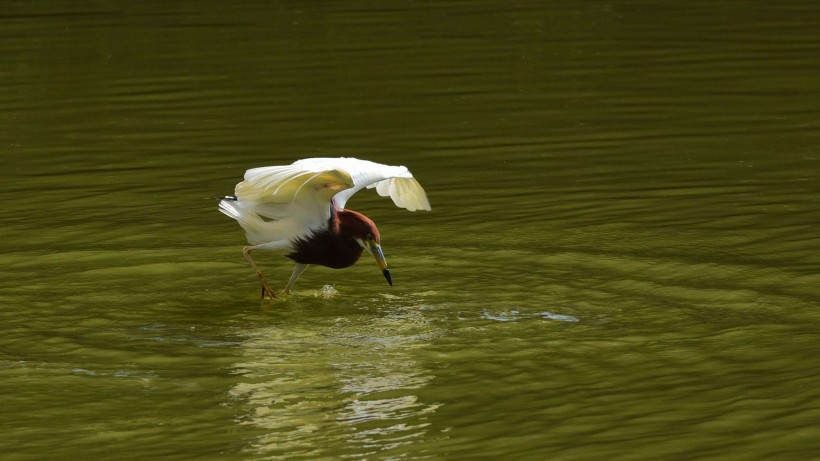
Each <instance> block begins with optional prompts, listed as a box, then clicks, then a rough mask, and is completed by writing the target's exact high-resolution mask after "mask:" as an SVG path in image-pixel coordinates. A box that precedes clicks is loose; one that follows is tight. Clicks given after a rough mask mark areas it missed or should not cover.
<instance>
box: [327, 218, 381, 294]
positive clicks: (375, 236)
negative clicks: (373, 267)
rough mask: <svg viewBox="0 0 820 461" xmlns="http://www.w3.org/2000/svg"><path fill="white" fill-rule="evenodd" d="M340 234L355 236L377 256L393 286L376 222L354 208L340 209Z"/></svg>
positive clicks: (359, 242) (363, 246)
mask: <svg viewBox="0 0 820 461" xmlns="http://www.w3.org/2000/svg"><path fill="white" fill-rule="evenodd" d="M338 217H339V220H338V223H339V235H340V236H342V237H346V236H349V237H353V239H355V240H356V242H357V243H358V244H359V245H361V246H362V248H364V249H365V250H367V252H368V253H370V254H371V255H373V257H374V258H376V262H377V263H378V264H379V268H380V269H381V270H382V274H384V278H385V279H387V283H389V284H390V286H393V279H392V278H391V277H390V269H389V268H388V267H387V261H386V260H385V259H384V253H382V247H381V237H380V236H379V229H378V228H376V223H374V222H373V220H371V219H370V218H368V217H367V216H365V215H363V214H361V213H359V212H357V211H353V210H344V211H340V212H339V214H338Z"/></svg>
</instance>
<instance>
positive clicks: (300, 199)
mask: <svg viewBox="0 0 820 461" xmlns="http://www.w3.org/2000/svg"><path fill="white" fill-rule="evenodd" d="M365 187H366V188H368V189H373V188H375V189H376V192H378V194H379V195H381V196H382V197H387V196H389V197H390V198H391V199H393V203H395V204H396V206H398V207H400V208H405V209H407V210H409V211H418V210H426V211H429V210H430V209H431V208H430V201H429V200H428V198H427V194H426V193H425V191H424V189H423V188H422V187H421V184H419V182H418V181H417V180H416V178H414V177H413V174H412V173H411V172H410V170H408V169H407V167H405V166H392V165H384V164H381V163H376V162H371V161H368V160H359V159H356V158H350V157H340V158H307V159H302V160H297V161H295V162H293V163H292V164H290V165H276V166H266V167H259V168H251V169H249V170H247V171H246V172H245V175H244V178H243V181H242V182H240V183H239V184H237V185H236V188H235V190H234V194H233V195H227V196H224V197H222V198H221V199H220V201H219V211H221V212H222V213H224V214H225V215H227V216H228V217H230V218H232V219H234V220H236V221H237V222H238V223H239V225H240V226H241V227H242V229H244V231H245V236H246V238H247V241H248V243H249V244H250V245H249V246H245V247H244V248H243V250H242V254H243V255H244V257H245V259H246V260H247V261H248V263H250V266H251V268H252V269H253V270H254V272H255V273H256V277H257V278H258V279H259V282H260V283H261V284H262V299H263V300H264V299H265V295H267V296H269V297H270V298H271V299H273V298H276V297H277V295H276V292H275V291H274V290H273V289H272V288H271V287H270V285H269V284H268V283H267V281H266V280H265V277H264V276H263V275H262V271H261V270H260V269H259V266H258V265H257V264H256V262H255V261H254V259H253V257H252V255H251V253H252V252H255V251H257V250H270V251H278V252H283V253H284V254H285V256H287V257H288V258H290V259H291V260H293V261H294V262H295V263H296V266H295V267H294V269H293V273H292V274H291V276H290V279H289V280H288V283H287V286H286V287H285V291H284V292H285V293H286V294H287V293H290V292H291V289H292V288H293V285H294V284H295V283H296V280H297V279H298V278H299V276H300V275H302V273H303V272H304V271H305V270H306V269H307V268H308V266H310V265H311V264H314V265H320V266H326V267H331V268H334V269H341V268H345V267H349V266H351V265H353V264H354V263H355V262H356V261H358V260H359V258H360V257H361V255H362V252H363V251H367V252H368V253H369V254H371V255H372V256H373V257H374V258H375V259H376V262H377V263H378V265H379V268H380V269H381V271H382V274H383V275H384V278H385V279H386V280H387V283H388V284H389V285H390V286H393V279H392V277H391V275H390V268H389V267H388V265H387V261H386V260H385V257H384V253H383V251H382V248H381V236H380V234H379V230H378V228H377V227H376V223H374V222H373V220H371V219H370V218H368V217H367V216H365V215H363V214H362V213H359V212H357V211H353V210H350V209H346V208H345V206H346V205H347V201H348V200H349V199H350V198H351V197H352V196H353V195H354V194H355V193H356V192H358V191H360V190H362V189H363V188H365Z"/></svg>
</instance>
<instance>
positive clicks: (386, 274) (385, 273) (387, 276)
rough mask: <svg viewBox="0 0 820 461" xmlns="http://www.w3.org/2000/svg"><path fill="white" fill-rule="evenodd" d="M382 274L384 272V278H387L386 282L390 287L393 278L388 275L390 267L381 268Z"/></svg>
mask: <svg viewBox="0 0 820 461" xmlns="http://www.w3.org/2000/svg"><path fill="white" fill-rule="evenodd" d="M382 274H384V278H386V279H387V283H388V284H389V285H390V286H391V287H392V286H393V279H392V278H391V277H390V269H385V270H383V271H382Z"/></svg>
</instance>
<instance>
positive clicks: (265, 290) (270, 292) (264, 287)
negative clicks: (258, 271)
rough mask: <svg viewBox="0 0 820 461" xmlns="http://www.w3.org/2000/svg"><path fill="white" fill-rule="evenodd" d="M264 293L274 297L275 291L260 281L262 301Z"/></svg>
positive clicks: (271, 297)
mask: <svg viewBox="0 0 820 461" xmlns="http://www.w3.org/2000/svg"><path fill="white" fill-rule="evenodd" d="M265 295H268V296H270V299H276V297H277V296H276V292H275V291H273V290H272V289H271V287H269V286H268V284H267V283H264V282H263V283H262V300H263V301H264V299H265Z"/></svg>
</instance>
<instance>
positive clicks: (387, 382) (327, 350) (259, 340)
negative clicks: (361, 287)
mask: <svg viewBox="0 0 820 461" xmlns="http://www.w3.org/2000/svg"><path fill="white" fill-rule="evenodd" d="M303 308H304V307H303V306H302V307H299V309H303ZM294 313H295V311H294ZM297 315H298V314H297ZM340 315H346V316H345V317H337V316H332V315H328V316H326V317H321V318H316V317H312V318H308V319H305V318H303V317H301V316H300V317H298V318H293V317H288V318H286V319H283V322H292V323H284V324H280V325H276V326H272V325H266V326H264V327H260V328H258V329H256V330H253V331H249V332H247V333H246V336H247V338H248V339H247V341H245V342H244V344H243V345H242V348H243V350H244V351H245V354H246V357H247V360H245V361H244V362H242V363H240V364H237V366H236V368H235V372H236V373H237V374H240V375H242V377H243V379H242V382H240V383H239V384H237V385H236V386H234V388H233V389H232V390H231V393H230V394H231V396H232V397H234V398H237V399H240V400H242V401H244V402H246V403H247V404H248V405H249V407H250V408H251V410H250V412H248V413H247V414H244V415H241V416H240V417H239V418H238V422H239V423H240V424H246V425H253V426H255V427H257V428H259V429H263V430H264V434H263V435H262V436H260V437H259V438H258V439H256V440H255V442H254V443H253V445H252V448H251V450H252V451H254V452H255V453H257V454H262V455H265V456H266V457H273V459H277V458H284V457H288V458H293V457H297V458H298V457H304V458H314V457H319V456H328V455H334V456H339V455H345V456H351V457H359V456H363V455H365V454H367V453H373V452H379V453H383V452H384V451H385V450H395V449H397V448H400V447H402V446H404V445H407V444H409V443H411V442H412V441H413V440H415V439H417V438H418V437H420V436H422V435H424V434H425V428H426V427H427V426H428V423H426V422H424V421H425V415H428V414H430V413H433V412H435V411H436V410H437V408H438V407H439V405H438V404H437V403H435V402H427V401H424V400H423V399H422V398H420V397H419V395H418V390H420V389H422V388H424V387H425V386H427V385H429V383H430V381H431V379H432V375H431V374H430V373H429V372H428V371H426V370H424V369H422V368H421V367H420V366H419V362H418V361H417V360H416V359H415V358H414V356H415V355H416V353H417V352H418V351H419V349H421V348H424V347H427V346H428V345H429V344H430V339H431V337H432V336H434V335H435V332H434V331H433V330H432V328H431V327H430V325H429V323H428V322H427V320H426V319H425V318H424V315H423V312H422V311H420V310H419V309H418V308H417V307H416V308H413V309H407V310H404V311H401V312H393V313H391V314H389V315H385V314H384V313H383V312H380V313H376V314H373V315H369V314H362V315H359V316H353V317H351V316H350V315H349V313H340ZM306 320H307V321H306ZM317 323H319V324H321V325H318V327H317ZM319 440H321V441H322V443H317V441H319ZM331 447H335V448H331ZM339 447H345V448H344V450H346V452H345V453H339ZM328 450H333V452H332V453H329V452H328Z"/></svg>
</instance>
